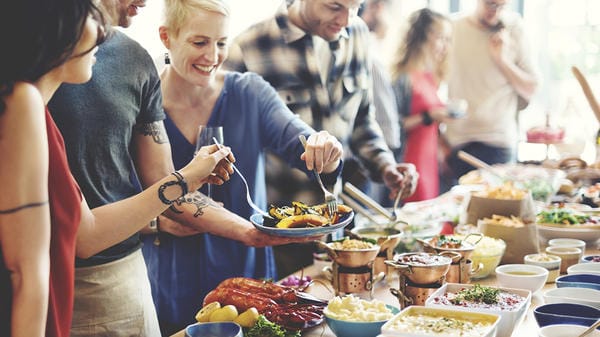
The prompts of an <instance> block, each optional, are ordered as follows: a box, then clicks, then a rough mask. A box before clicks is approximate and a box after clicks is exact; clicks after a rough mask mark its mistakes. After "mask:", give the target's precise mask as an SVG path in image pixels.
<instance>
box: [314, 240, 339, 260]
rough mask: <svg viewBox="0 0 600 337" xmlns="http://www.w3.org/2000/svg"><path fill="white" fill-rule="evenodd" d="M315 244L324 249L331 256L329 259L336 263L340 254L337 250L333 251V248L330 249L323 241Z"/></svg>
mask: <svg viewBox="0 0 600 337" xmlns="http://www.w3.org/2000/svg"><path fill="white" fill-rule="evenodd" d="M315 243H316V244H317V246H318V247H319V248H321V249H323V250H324V251H326V252H327V254H329V257H331V259H332V260H333V261H335V260H336V259H337V257H338V254H337V253H336V252H335V250H333V249H331V247H329V246H328V245H327V244H326V243H325V242H323V241H315Z"/></svg>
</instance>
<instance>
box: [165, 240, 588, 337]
mask: <svg viewBox="0 0 600 337" xmlns="http://www.w3.org/2000/svg"><path fill="white" fill-rule="evenodd" d="M542 248H543V247H542ZM599 253H600V251H599V249H598V247H589V245H588V247H587V249H586V252H585V255H588V254H599ZM320 268H322V267H316V266H314V265H312V266H309V267H307V268H304V270H302V271H298V272H297V273H295V275H297V276H300V275H309V276H311V277H312V278H313V279H314V280H315V282H314V283H313V284H312V285H311V286H310V287H309V288H308V289H307V292H308V293H310V294H313V295H315V296H316V297H318V298H321V299H324V300H328V299H331V298H332V297H334V293H333V287H332V285H331V282H330V281H329V280H327V278H326V277H325V275H324V274H323V273H322V272H321V270H320ZM397 275H398V274H397V272H394V273H393V274H392V275H391V277H389V276H388V277H386V279H384V280H382V281H380V282H378V283H376V284H375V286H374V288H373V298H375V299H379V300H381V301H384V302H385V303H386V304H390V305H393V306H396V307H398V306H399V303H398V299H397V298H396V297H394V296H393V295H392V294H391V293H390V291H389V288H390V287H394V288H397V287H398V276H397ZM471 283H479V284H482V285H488V286H494V285H497V284H496V277H495V275H494V274H493V273H492V274H491V275H489V276H488V277H486V278H484V279H480V280H472V281H471ZM555 287H556V285H555V284H554V283H546V285H545V286H544V288H543V289H542V290H540V291H537V292H535V293H534V294H533V295H532V297H531V305H530V307H529V309H528V311H527V315H526V316H525V318H524V319H523V321H522V322H521V323H520V324H519V325H518V326H516V327H515V330H514V331H513V335H512V336H513V337H532V336H537V335H538V326H537V323H536V321H535V318H534V317H533V310H534V308H536V307H537V306H539V305H542V304H544V298H543V294H544V292H546V291H547V290H549V289H553V288H555ZM361 296H362V295H361ZM302 336H305V337H336V336H335V335H334V334H333V332H332V331H331V330H330V329H329V327H327V324H326V323H325V322H323V323H322V324H321V325H319V326H316V327H314V328H312V329H309V330H306V331H305V332H304V333H302ZM171 337H185V334H184V332H183V331H180V332H178V333H176V334H174V335H172V336H171ZM338 337H343V336H338Z"/></svg>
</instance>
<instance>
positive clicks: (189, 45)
mask: <svg viewBox="0 0 600 337" xmlns="http://www.w3.org/2000/svg"><path fill="white" fill-rule="evenodd" d="M229 13H230V10H229V8H228V7H227V5H226V2H225V1H224V0H167V1H166V3H165V23H164V25H163V26H161V27H160V28H159V33H160V38H161V40H162V42H163V44H164V45H165V47H166V48H167V49H168V50H169V58H170V62H169V63H170V64H168V65H167V67H166V68H165V70H164V72H163V73H162V75H161V88H162V94H163V104H164V108H165V112H166V114H167V118H166V120H165V127H166V130H167V134H168V136H169V141H170V142H171V151H172V157H173V162H174V164H175V167H176V168H177V167H179V166H180V165H182V164H183V163H185V161H186V160H187V158H189V157H191V156H193V153H194V148H195V139H196V134H197V132H198V126H199V125H209V126H210V125H213V126H223V138H224V144H225V145H227V146H229V147H231V149H232V151H233V153H234V154H235V156H236V165H237V167H238V168H239V170H240V171H241V172H242V173H243V174H244V175H245V177H246V179H247V180H248V184H249V186H250V193H251V194H252V198H253V200H254V201H255V202H256V203H257V204H258V205H259V206H260V207H261V208H263V209H266V206H267V201H266V183H265V162H264V157H265V149H269V150H271V151H272V152H274V153H276V154H278V155H279V156H281V157H282V158H283V159H284V160H286V161H287V162H288V163H289V164H290V166H291V167H295V168H298V169H301V170H303V171H305V172H306V173H309V172H308V171H309V170H311V169H313V168H316V169H317V170H318V171H319V172H322V173H323V178H324V179H326V180H328V182H329V183H332V182H334V181H335V179H336V178H337V176H338V173H339V171H340V169H341V165H340V158H341V156H342V145H341V144H340V143H339V142H338V141H337V139H336V138H335V137H333V136H331V135H330V134H329V133H327V132H324V131H321V132H315V131H314V130H313V129H312V128H310V127H309V126H308V125H306V124H305V123H304V122H302V121H301V120H300V119H299V118H298V117H297V116H295V115H294V114H293V113H292V112H291V111H290V110H289V109H288V108H287V107H286V106H285V104H284V103H283V102H282V101H281V100H280V99H279V96H278V95H277V93H276V92H275V90H274V89H273V88H272V87H271V86H270V85H269V84H268V83H267V82H265V81H264V80H263V79H262V78H261V77H260V76H258V75H256V74H253V73H244V74H241V73H237V72H227V71H224V70H221V65H222V64H223V62H224V61H225V59H226V58H227V55H228V44H229V32H228V30H229V20H230V18H229ZM300 134H303V135H305V136H306V137H307V138H308V147H307V151H306V153H305V151H304V149H303V147H302V144H301V143H300V141H299V140H298V136H299V135H300ZM310 176H311V177H312V174H310ZM212 192H213V198H214V199H215V200H217V201H220V202H222V203H223V204H224V206H225V208H227V209H228V210H230V211H232V212H235V213H236V214H238V215H239V216H241V217H242V218H246V219H247V218H249V217H250V215H252V213H253V212H252V209H251V208H250V206H249V205H248V202H247V201H246V196H245V187H244V185H243V183H242V180H241V179H240V177H239V176H238V175H237V174H234V175H232V176H231V180H230V181H229V182H228V183H227V184H224V185H223V186H219V187H218V188H215V189H214V190H213V191H212ZM254 231H257V230H256V229H254ZM241 233H246V231H244V232H240V233H231V235H229V236H227V238H225V237H223V236H217V235H213V234H210V233H206V234H199V235H195V236H190V237H185V238H177V237H173V236H168V235H163V236H161V239H160V245H159V246H156V245H153V244H152V241H151V240H152V238H147V239H146V240H147V241H146V244H145V245H144V248H143V249H144V257H145V259H146V262H147V264H148V272H149V276H150V280H151V284H152V290H153V297H154V301H155V303H156V308H157V313H158V318H159V322H160V324H161V330H162V333H163V335H169V334H171V333H173V332H175V331H178V330H180V329H182V328H183V327H185V326H186V325H187V324H189V323H192V322H193V321H194V315H195V313H196V312H197V311H198V308H199V307H200V306H201V303H202V299H203V298H204V296H205V295H206V294H207V293H208V292H209V291H210V290H212V289H213V288H215V287H216V286H217V285H218V283H219V282H220V281H222V280H224V279H226V278H229V277H232V276H246V277H255V278H276V277H277V274H276V270H275V261H274V257H273V251H272V248H271V247H251V246H249V245H248V243H250V242H249V240H248V239H247V238H244V237H240V235H238V234H241ZM248 235H252V234H251V233H248ZM280 242H281V243H287V242H289V241H280Z"/></svg>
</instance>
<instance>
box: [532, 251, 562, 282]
mask: <svg viewBox="0 0 600 337" xmlns="http://www.w3.org/2000/svg"><path fill="white" fill-rule="evenodd" d="M560 261H561V258H560V256H556V255H548V254H545V253H535V254H528V255H525V257H523V262H525V264H531V265H534V266H540V267H543V268H546V269H548V279H547V280H546V283H551V282H554V280H556V278H557V277H558V276H559V275H560Z"/></svg>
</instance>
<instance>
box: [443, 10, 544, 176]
mask: <svg viewBox="0 0 600 337" xmlns="http://www.w3.org/2000/svg"><path fill="white" fill-rule="evenodd" d="M506 5H507V0H477V5H476V8H475V11H474V12H473V13H472V14H470V15H466V16H462V17H460V18H458V19H457V20H455V21H454V28H453V33H454V37H453V38H454V40H453V45H452V48H451V57H450V77H449V82H448V89H449V97H450V98H462V99H466V100H467V102H468V104H469V108H468V112H467V116H466V117H464V118H461V119H456V120H452V121H450V122H448V123H447V130H446V133H445V137H446V140H447V141H448V143H449V145H450V146H451V149H452V152H451V154H450V157H449V158H448V162H447V163H448V165H449V167H450V169H451V170H452V174H453V178H455V179H456V178H458V177H460V176H461V175H463V174H465V173H466V172H468V171H470V170H472V169H473V167H472V166H470V165H468V164H466V163H464V162H463V161H461V160H460V159H458V158H457V157H456V153H457V152H458V151H459V150H463V151H465V152H468V153H470V154H472V155H474V156H476V157H478V158H480V159H481V160H483V161H485V162H486V163H488V164H496V163H506V162H511V161H514V158H515V152H516V151H515V148H516V140H517V115H516V114H517V111H518V110H520V108H519V106H520V104H521V103H519V101H521V102H522V103H523V104H526V102H527V101H529V99H530V98H531V96H532V95H533V93H534V91H535V89H536V87H537V78H536V76H535V74H534V71H533V64H532V60H531V53H530V52H529V50H528V44H527V41H526V38H525V36H524V32H523V26H522V23H521V18H520V17H519V16H518V15H517V14H516V13H509V12H506V11H504V8H505V7H506ZM521 108H522V106H521Z"/></svg>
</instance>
